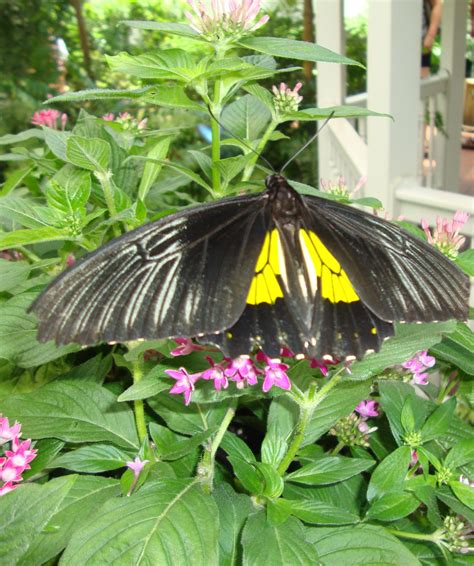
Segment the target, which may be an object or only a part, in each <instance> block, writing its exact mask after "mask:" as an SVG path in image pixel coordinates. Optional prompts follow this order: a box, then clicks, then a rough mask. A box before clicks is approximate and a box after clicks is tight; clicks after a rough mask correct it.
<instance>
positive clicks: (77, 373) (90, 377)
mask: <svg viewBox="0 0 474 566" xmlns="http://www.w3.org/2000/svg"><path fill="white" fill-rule="evenodd" d="M111 368H112V355H111V354H106V355H102V354H97V355H96V356H94V357H93V358H90V359H88V360H87V361H85V362H83V363H82V364H77V365H75V366H74V367H73V368H71V369H70V370H69V371H68V372H66V373H63V374H61V376H60V377H59V379H67V380H71V381H72V380H74V381H86V382H87V381H92V382H94V383H98V384H99V385H100V384H102V383H103V381H104V379H105V378H106V377H107V374H108V373H109V371H110V370H111Z"/></svg>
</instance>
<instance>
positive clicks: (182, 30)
mask: <svg viewBox="0 0 474 566" xmlns="http://www.w3.org/2000/svg"><path fill="white" fill-rule="evenodd" d="M122 23H124V24H125V25H127V26H129V27H131V28H136V29H146V30H150V31H163V32H165V33H170V34H172V35H180V36H182V37H189V38H190V39H195V40H196V41H207V40H206V39H205V38H204V37H203V36H202V35H200V34H199V33H198V32H197V31H195V30H194V29H193V28H192V27H190V26H187V25H185V24H175V23H172V22H152V21H140V20H126V21H124V22H122Z"/></svg>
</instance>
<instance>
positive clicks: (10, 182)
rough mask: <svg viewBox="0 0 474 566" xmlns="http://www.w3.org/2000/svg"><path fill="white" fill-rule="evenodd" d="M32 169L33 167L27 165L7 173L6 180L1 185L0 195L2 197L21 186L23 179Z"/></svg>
mask: <svg viewBox="0 0 474 566" xmlns="http://www.w3.org/2000/svg"><path fill="white" fill-rule="evenodd" d="M32 171H33V167H30V166H27V167H22V168H21V169H15V170H14V171H12V172H11V173H7V174H6V176H7V178H6V181H5V182H4V183H3V184H2V185H1V188H0V197H4V196H6V195H8V194H9V193H11V192H12V191H14V190H15V189H16V188H18V187H21V186H22V184H23V181H24V180H25V179H26V178H27V177H28V175H29V174H30V173H31V172H32Z"/></svg>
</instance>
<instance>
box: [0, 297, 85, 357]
mask: <svg viewBox="0 0 474 566" xmlns="http://www.w3.org/2000/svg"><path fill="white" fill-rule="evenodd" d="M36 296H37V293H21V294H20V295H16V296H15V297H12V298H11V299H9V300H8V301H6V302H4V303H2V304H0V359H1V358H3V359H6V360H10V361H11V362H14V363H15V364H16V365H17V366H19V367H22V368H32V367H36V366H40V365H42V364H46V363H47V362H50V361H51V360H55V359H57V358H60V357H61V356H64V355H66V354H69V353H70V352H77V350H79V349H80V346H79V345H77V344H68V345H67V346H56V344H54V342H46V343H44V344H41V343H39V342H38V341H37V340H36V332H37V329H36V322H35V318H34V316H33V315H30V314H27V313H26V309H27V308H28V307H29V306H30V305H31V303H32V302H33V300H34V299H35V298H36Z"/></svg>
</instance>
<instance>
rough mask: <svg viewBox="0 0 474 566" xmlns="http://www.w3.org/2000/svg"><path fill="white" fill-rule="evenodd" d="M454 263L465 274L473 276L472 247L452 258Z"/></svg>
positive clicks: (473, 260) (473, 256) (473, 258)
mask: <svg viewBox="0 0 474 566" xmlns="http://www.w3.org/2000/svg"><path fill="white" fill-rule="evenodd" d="M454 263H456V265H457V266H458V267H460V268H461V269H462V270H463V271H464V273H465V274H466V275H469V276H470V277H474V249H472V248H471V249H469V250H466V251H464V252H461V253H460V254H459V255H458V257H457V258H456V259H455V260H454Z"/></svg>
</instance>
